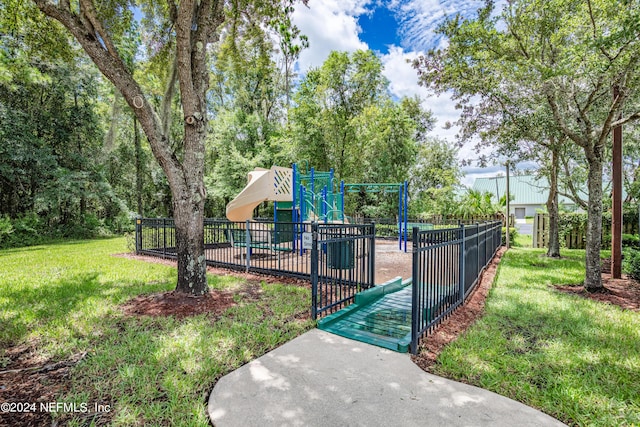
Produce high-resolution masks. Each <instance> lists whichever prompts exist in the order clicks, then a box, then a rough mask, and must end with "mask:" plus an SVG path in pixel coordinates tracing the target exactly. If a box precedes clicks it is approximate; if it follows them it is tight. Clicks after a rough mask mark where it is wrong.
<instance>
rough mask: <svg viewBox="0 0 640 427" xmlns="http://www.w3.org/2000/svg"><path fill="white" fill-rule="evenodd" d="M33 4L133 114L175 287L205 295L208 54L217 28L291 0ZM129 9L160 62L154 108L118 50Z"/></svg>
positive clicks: (232, 30)
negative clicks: (172, 258) (175, 124)
mask: <svg viewBox="0 0 640 427" xmlns="http://www.w3.org/2000/svg"><path fill="white" fill-rule="evenodd" d="M33 1H34V2H35V4H36V5H37V6H38V8H39V9H40V10H41V11H42V12H43V13H44V14H45V15H47V16H49V17H51V18H53V19H55V20H56V21H58V22H60V23H61V24H62V25H63V26H64V27H65V28H66V29H67V30H68V31H69V32H70V33H71V35H72V36H73V37H74V38H75V39H76V40H77V41H78V42H79V43H80V45H81V46H82V48H83V49H84V51H85V52H86V53H87V55H89V57H90V58H91V60H92V61H93V62H94V63H95V64H96V66H97V67H98V69H99V70H100V71H101V72H102V74H104V76H105V77H106V78H107V79H108V80H109V81H111V83H112V84H113V85H114V86H115V87H116V88H117V89H118V91H119V92H120V93H121V94H122V96H123V97H124V99H125V100H126V102H127V104H128V105H129V106H130V107H131V109H132V110H133V111H134V113H135V115H136V118H137V119H138V121H139V123H140V125H141V127H142V129H143V131H144V133H145V135H146V136H147V139H148V141H149V144H150V146H151V150H152V152H153V155H154V156H155V158H156V160H157V161H158V163H159V164H160V166H161V167H162V169H163V171H164V173H165V174H166V176H167V179H168V182H169V186H170V188H171V193H172V198H173V214H174V219H175V227H176V245H177V248H176V249H177V254H178V283H177V287H176V290H177V291H180V292H185V293H190V294H193V295H201V294H204V293H206V292H208V286H207V278H206V261H205V255H204V227H203V225H204V203H205V197H206V194H205V186H204V179H203V176H204V162H205V137H206V134H207V91H208V89H209V74H210V66H209V51H210V49H211V46H212V44H213V43H214V42H216V41H218V40H219V38H220V36H221V33H222V32H223V29H226V33H227V34H230V35H231V36H234V35H236V34H240V33H241V32H242V28H243V27H244V26H246V25H256V24H257V25H260V23H261V22H262V23H264V24H265V25H266V24H267V23H268V22H270V21H271V20H272V19H273V17H275V16H278V15H279V14H281V13H283V11H290V9H289V8H290V6H291V4H292V3H293V2H294V0H278V1H273V0H253V1H252V0H233V1H231V0H180V1H179V2H177V1H175V0H161V1H139V2H137V1H127V0H105V1H100V2H96V1H95V0H73V1H72V0H57V1H52V0H33ZM305 3H306V1H305ZM136 10H138V11H142V12H143V13H144V15H145V19H144V21H143V23H144V25H146V26H147V27H148V28H150V29H151V30H152V31H151V32H150V33H149V34H148V36H147V37H145V45H146V46H145V47H146V53H147V55H152V54H154V53H155V52H160V54H161V55H164V58H166V59H165V67H164V69H161V71H160V72H159V75H158V78H159V79H160V80H163V79H165V81H166V91H165V95H164V99H163V101H162V103H161V105H160V106H158V107H155V106H154V104H153V103H152V102H151V100H150V97H149V96H148V94H147V93H145V90H144V87H143V85H141V83H140V81H139V80H137V79H136V76H135V75H134V73H133V71H132V70H131V67H130V66H128V65H127V62H128V61H127V60H126V59H127V58H125V56H124V54H123V52H122V50H121V49H120V48H119V46H120V45H121V42H122V40H123V38H124V37H125V34H126V32H127V29H128V28H130V27H131V25H132V23H133V21H134V13H135V12H136ZM167 70H169V72H166V71H167ZM176 93H177V94H178V95H179V103H180V108H181V114H182V117H183V118H184V123H183V132H182V140H181V141H177V142H176V141H171V138H170V131H169V126H168V123H169V117H170V115H171V114H170V108H171V101H172V99H173V97H174V95H175V94H176Z"/></svg>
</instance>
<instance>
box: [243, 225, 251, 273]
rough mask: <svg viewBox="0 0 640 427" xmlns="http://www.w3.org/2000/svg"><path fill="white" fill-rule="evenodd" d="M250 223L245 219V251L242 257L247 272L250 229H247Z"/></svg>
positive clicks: (248, 266) (249, 257) (249, 253)
mask: <svg viewBox="0 0 640 427" xmlns="http://www.w3.org/2000/svg"><path fill="white" fill-rule="evenodd" d="M250 224H251V223H250V222H249V220H247V221H246V222H245V225H244V241H245V243H246V244H245V250H246V252H245V257H244V259H245V260H246V264H245V269H246V271H247V273H248V272H249V269H250V268H251V230H250V229H249V226H250Z"/></svg>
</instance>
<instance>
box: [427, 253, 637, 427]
mask: <svg viewBox="0 0 640 427" xmlns="http://www.w3.org/2000/svg"><path fill="white" fill-rule="evenodd" d="M562 253H563V255H564V256H565V258H564V259H561V260H552V259H547V258H545V257H544V256H543V254H544V251H543V250H534V249H518V248H514V249H511V250H510V251H509V252H507V254H506V255H505V256H504V258H503V259H502V262H501V265H500V268H499V271H498V275H497V277H496V282H495V283H494V286H493V288H492V290H491V292H490V295H489V298H488V300H487V304H486V313H485V315H484V317H483V318H482V319H481V320H480V321H478V322H477V323H476V324H475V325H474V326H473V327H472V328H471V329H470V330H469V331H467V333H465V334H464V335H463V336H462V337H460V338H459V339H458V340H457V341H455V342H454V343H453V344H451V345H449V346H448V347H446V348H445V350H444V352H443V353H442V354H441V355H440V356H439V358H438V363H437V364H436V366H435V367H434V372H435V373H436V374H439V375H443V376H446V377H449V378H453V379H457V380H460V381H463V382H467V383H470V384H474V385H477V386H479V387H482V388H485V389H489V390H492V391H495V392H496V393H498V394H502V395H504V396H508V397H511V398H513V399H515V400H518V401H521V402H523V403H525V404H527V405H530V406H533V407H536V408H539V409H541V410H543V411H544V412H546V413H548V414H550V415H552V416H554V417H556V418H558V419H559V420H561V421H563V422H565V423H569V424H575V425H600V426H612V425H638V424H640V392H639V390H640V313H638V312H633V311H629V310H622V309H620V308H618V307H615V306H612V305H608V304H604V303H599V302H594V301H591V300H587V299H584V298H581V297H578V296H570V295H566V294H563V293H560V292H557V291H555V290H554V289H553V288H552V285H554V284H579V283H581V282H582V281H583V279H584V261H583V260H584V251H579V250H563V251H562Z"/></svg>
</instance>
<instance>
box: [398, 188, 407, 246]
mask: <svg viewBox="0 0 640 427" xmlns="http://www.w3.org/2000/svg"><path fill="white" fill-rule="evenodd" d="M402 223H403V220H402V190H400V188H398V250H399V251H401V250H402ZM405 232H406V230H405Z"/></svg>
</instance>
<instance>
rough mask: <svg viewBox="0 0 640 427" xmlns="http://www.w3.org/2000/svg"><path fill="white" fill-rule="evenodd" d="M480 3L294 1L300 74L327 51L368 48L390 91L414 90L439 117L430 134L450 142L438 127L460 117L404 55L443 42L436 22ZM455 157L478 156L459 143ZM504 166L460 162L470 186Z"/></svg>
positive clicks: (470, 12)
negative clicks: (303, 45) (302, 40)
mask: <svg viewBox="0 0 640 427" xmlns="http://www.w3.org/2000/svg"><path fill="white" fill-rule="evenodd" d="M483 4H484V2H483V1H478V0H310V1H309V7H305V6H304V5H302V4H299V5H298V6H297V8H296V10H295V12H294V13H293V16H292V20H293V23H294V24H296V25H297V26H298V27H299V28H300V30H301V32H302V33H303V34H305V35H306V36H307V37H308V38H309V48H308V49H306V50H304V51H303V52H302V53H301V55H300V58H299V63H298V67H299V73H300V74H304V73H305V72H306V70H309V69H310V68H314V67H319V66H321V65H322V63H323V62H324V60H325V59H326V58H327V57H328V55H329V52H331V51H332V50H338V51H347V52H353V51H355V50H358V49H371V50H373V51H375V52H376V53H377V55H378V56H379V57H380V59H381V60H382V63H383V65H384V74H385V76H386V77H387V79H389V82H390V85H389V89H390V91H391V93H392V95H394V96H397V97H399V98H400V97H403V96H413V95H418V96H419V97H420V98H421V99H423V105H424V106H425V107H426V108H427V109H429V110H431V111H432V112H433V114H434V116H435V117H436V118H437V119H438V122H437V123H436V126H435V129H434V131H433V132H432V135H434V136H438V137H440V138H443V139H446V140H448V141H449V142H450V143H451V144H454V142H455V134H456V129H455V128H451V129H444V128H443V127H444V125H445V123H447V122H453V121H455V120H457V118H458V117H459V112H458V111H457V110H456V109H455V104H454V103H453V102H452V101H451V99H450V98H449V97H448V96H447V95H446V94H445V95H442V96H440V97H433V96H432V97H429V96H428V94H427V91H426V90H425V89H424V88H422V87H420V86H419V85H418V77H417V74H416V70H414V69H413V68H412V67H411V64H409V63H407V60H412V59H414V58H416V57H417V56H418V55H420V54H421V53H424V52H426V51H427V50H428V49H430V48H432V47H442V46H446V40H445V39H443V38H442V37H440V36H438V35H436V34H435V29H436V28H437V26H438V25H439V24H440V23H442V22H443V21H444V20H445V19H446V17H448V16H454V15H455V14H456V13H458V12H459V13H461V14H462V15H463V16H465V17H473V16H475V14H476V11H477V9H478V8H479V7H481V6H482V5H483ZM458 157H459V158H460V159H474V158H477V157H478V155H477V154H476V153H475V152H474V151H473V149H472V147H470V146H469V147H462V148H461V149H460V151H459V154H458ZM503 171H504V168H503V167H501V166H494V167H491V166H490V167H488V168H486V169H479V168H477V167H474V166H471V167H465V168H463V172H465V174H466V176H465V178H464V179H463V181H462V183H463V184H464V185H467V186H471V185H473V181H474V179H475V178H476V177H486V176H495V175H496V174H497V173H500V172H503Z"/></svg>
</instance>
